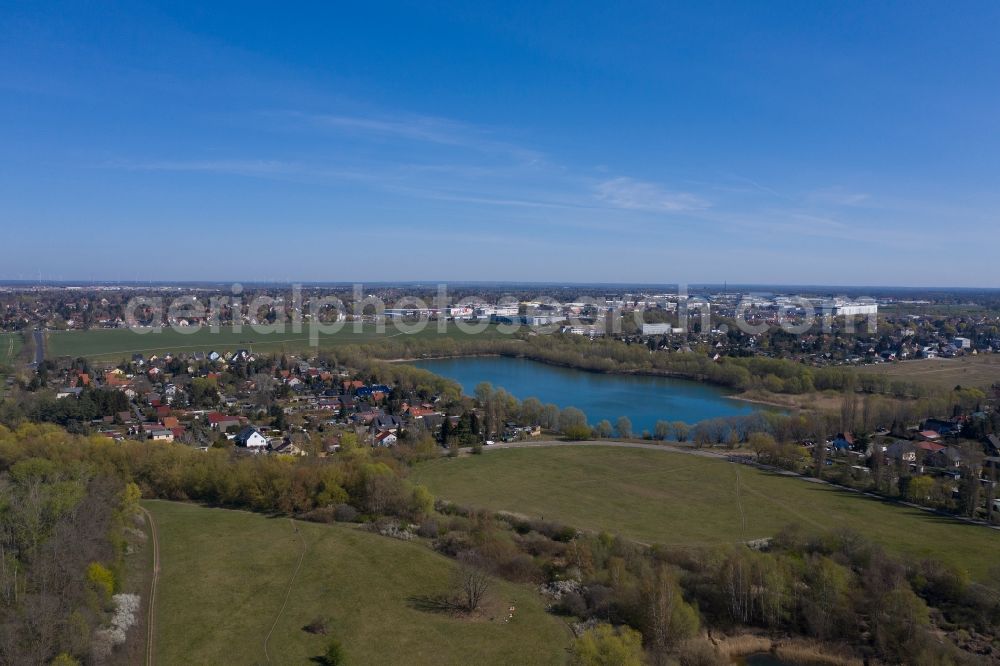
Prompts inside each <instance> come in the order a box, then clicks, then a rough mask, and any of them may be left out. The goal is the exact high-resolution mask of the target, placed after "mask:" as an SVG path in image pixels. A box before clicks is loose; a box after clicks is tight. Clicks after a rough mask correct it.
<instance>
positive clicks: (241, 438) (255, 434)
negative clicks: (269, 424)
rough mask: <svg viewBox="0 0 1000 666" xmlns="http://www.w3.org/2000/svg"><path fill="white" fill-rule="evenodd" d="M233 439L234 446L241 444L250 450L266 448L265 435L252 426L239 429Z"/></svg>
mask: <svg viewBox="0 0 1000 666" xmlns="http://www.w3.org/2000/svg"><path fill="white" fill-rule="evenodd" d="M233 441H234V442H235V444H236V446H242V447H243V448H246V449H250V450H251V451H263V450H264V449H266V448H267V437H264V435H262V434H260V431H259V430H257V428H254V427H253V426H247V427H246V428H244V429H243V430H241V431H240V432H239V433H238V434H237V435H236V437H235V438H234V439H233Z"/></svg>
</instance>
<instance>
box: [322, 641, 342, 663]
mask: <svg viewBox="0 0 1000 666" xmlns="http://www.w3.org/2000/svg"><path fill="white" fill-rule="evenodd" d="M322 662H323V666H340V665H341V664H343V663H344V648H343V647H341V645H340V641H338V640H337V639H336V638H332V639H330V643H329V645H327V646H326V652H324V653H323V657H322Z"/></svg>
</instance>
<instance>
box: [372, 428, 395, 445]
mask: <svg viewBox="0 0 1000 666" xmlns="http://www.w3.org/2000/svg"><path fill="white" fill-rule="evenodd" d="M396 440H397V437H396V435H395V434H394V433H392V432H389V431H383V432H380V433H379V434H377V435H375V446H393V445H394V444H395V443H396Z"/></svg>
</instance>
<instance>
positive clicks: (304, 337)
mask: <svg viewBox="0 0 1000 666" xmlns="http://www.w3.org/2000/svg"><path fill="white" fill-rule="evenodd" d="M500 337H510V336H504V335H503V334H502V333H499V332H498V331H497V328H496V327H495V326H491V327H489V328H487V329H486V330H484V331H483V332H482V333H478V334H475V335H472V334H469V333H465V332H463V331H462V330H460V329H459V328H458V327H457V326H455V325H454V324H449V325H448V328H447V330H446V331H445V332H444V333H439V332H438V330H437V325H436V322H432V323H429V324H428V325H427V328H425V329H424V330H422V331H419V332H416V333H401V332H400V331H397V330H396V329H395V328H394V327H393V326H392V325H387V326H386V327H385V331H384V332H381V333H380V332H377V331H376V329H375V326H374V325H370V324H366V325H365V327H364V328H363V329H362V331H361V332H360V333H355V332H354V327H353V324H351V323H346V324H345V325H344V327H343V328H342V329H341V330H340V331H339V332H337V333H332V334H326V335H320V336H319V338H318V342H319V344H318V348H319V349H333V348H336V347H340V346H343V345H350V344H366V343H370V342H374V341H376V340H383V339H387V338H396V339H398V340H399V341H406V340H425V339H434V338H451V339H455V340H461V339H464V338H473V339H495V338H500ZM241 347H247V348H252V349H253V350H254V351H255V352H261V353H264V352H268V353H276V352H287V353H297V352H303V351H307V350H310V349H314V348H312V347H310V340H309V329H308V327H303V332H302V333H292V332H291V328H290V327H289V328H288V332H286V333H271V334H261V333H255V332H254V331H253V330H252V329H251V328H250V327H249V326H244V327H243V330H242V331H241V332H239V333H237V332H234V331H233V330H232V329H231V328H226V327H222V328H220V330H219V331H218V332H216V333H213V332H212V331H211V330H210V329H208V328H198V329H192V331H191V332H190V333H180V332H177V331H175V330H172V329H169V328H164V329H163V330H162V331H160V332H159V333H156V332H153V331H149V332H145V333H137V332H135V331H132V330H130V329H127V328H120V329H95V330H91V331H51V332H49V334H48V350H47V354H48V356H51V357H59V356H72V357H78V356H84V357H87V358H90V359H92V360H103V361H119V360H121V359H123V358H124V359H129V358H131V356H132V354H136V353H141V354H144V355H146V356H149V355H151V354H163V353H165V352H173V353H177V352H195V351H204V352H208V351H211V350H215V351H218V352H220V353H221V352H224V351H227V350H228V351H232V350H235V349H238V348H241Z"/></svg>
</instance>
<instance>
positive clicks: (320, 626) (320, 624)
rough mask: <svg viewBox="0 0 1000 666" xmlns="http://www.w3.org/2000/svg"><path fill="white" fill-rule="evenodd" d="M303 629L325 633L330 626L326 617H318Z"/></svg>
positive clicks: (314, 632)
mask: <svg viewBox="0 0 1000 666" xmlns="http://www.w3.org/2000/svg"><path fill="white" fill-rule="evenodd" d="M302 630H303V631H305V632H308V633H310V634H317V635H325V634H326V633H327V632H328V631H329V630H330V627H329V623H328V622H327V620H326V618H325V617H317V618H313V620H312V622H310V623H309V624H307V625H306V626H304V627H302Z"/></svg>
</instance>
